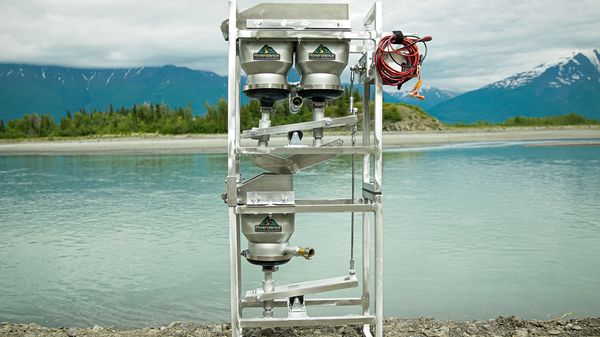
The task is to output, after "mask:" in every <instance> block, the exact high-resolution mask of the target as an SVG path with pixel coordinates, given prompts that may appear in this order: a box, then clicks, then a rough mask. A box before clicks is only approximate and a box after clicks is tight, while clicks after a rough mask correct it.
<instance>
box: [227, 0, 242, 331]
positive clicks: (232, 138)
mask: <svg viewBox="0 0 600 337" xmlns="http://www.w3.org/2000/svg"><path fill="white" fill-rule="evenodd" d="M237 10H238V9H237V0H229V32H228V35H229V51H228V70H227V75H228V78H227V86H228V90H227V117H228V118H227V196H228V199H233V200H235V199H237V196H236V194H237V193H236V192H237V189H236V188H237V186H236V185H237V181H238V179H239V160H238V158H237V148H238V147H239V134H240V133H239V118H238V117H239V116H238V115H239V92H238V91H239V81H240V80H239V77H240V70H239V59H238V55H237V53H238V48H237ZM228 206H229V246H230V251H229V266H230V270H229V272H230V275H229V277H230V296H231V297H230V310H231V335H232V337H240V336H241V329H240V318H241V311H240V291H241V290H240V233H239V231H240V227H239V221H238V216H237V214H235V208H234V206H233V205H232V202H231V200H229V201H228Z"/></svg>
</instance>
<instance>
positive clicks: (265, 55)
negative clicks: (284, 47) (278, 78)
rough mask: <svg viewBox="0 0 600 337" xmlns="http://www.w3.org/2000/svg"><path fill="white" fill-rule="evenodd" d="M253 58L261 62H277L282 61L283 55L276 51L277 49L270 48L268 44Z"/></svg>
mask: <svg viewBox="0 0 600 337" xmlns="http://www.w3.org/2000/svg"><path fill="white" fill-rule="evenodd" d="M252 56H253V59H254V60H259V61H260V60H266V61H277V60H279V59H281V55H280V54H278V53H277V51H275V49H273V47H271V46H269V45H268V44H265V45H264V46H263V47H262V48H260V50H259V51H257V52H256V53H254V54H253V55H252Z"/></svg>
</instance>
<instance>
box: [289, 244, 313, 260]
mask: <svg viewBox="0 0 600 337" xmlns="http://www.w3.org/2000/svg"><path fill="white" fill-rule="evenodd" d="M285 253H286V254H292V255H294V256H301V257H303V258H305V259H306V260H310V259H312V258H313V256H315V249H314V248H310V247H297V246H293V247H288V248H286V249H285Z"/></svg>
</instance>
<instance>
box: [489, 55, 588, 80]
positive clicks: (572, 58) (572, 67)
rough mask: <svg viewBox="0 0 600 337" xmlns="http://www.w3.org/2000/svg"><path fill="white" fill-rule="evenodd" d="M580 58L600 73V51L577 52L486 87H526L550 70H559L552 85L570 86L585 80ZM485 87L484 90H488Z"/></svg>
mask: <svg viewBox="0 0 600 337" xmlns="http://www.w3.org/2000/svg"><path fill="white" fill-rule="evenodd" d="M578 56H583V57H585V58H586V59H587V61H588V62H589V63H591V64H592V65H593V66H594V67H595V68H596V70H597V71H599V72H600V51H599V50H598V49H594V50H586V51H576V52H573V53H571V54H570V55H567V56H561V57H560V58H559V59H558V60H557V61H552V62H546V63H543V64H540V65H538V66H537V67H535V68H533V69H532V70H530V71H525V72H522V73H518V74H516V75H513V76H510V77H508V78H505V79H503V80H500V81H498V82H494V83H492V84H489V85H487V86H486V87H496V88H508V89H514V88H518V87H521V86H524V85H526V84H528V83H530V82H531V81H533V80H535V79H536V78H538V77H540V76H541V75H542V74H544V73H545V72H546V71H548V69H553V68H558V76H556V78H555V81H552V82H551V83H550V85H552V86H553V87H555V88H558V87H560V86H561V85H569V84H572V83H573V82H575V81H578V80H580V79H582V78H583V76H584V74H583V73H582V72H581V71H580V70H578V66H580V65H581V64H580V60H578V58H579V57H578ZM486 87H484V88H486Z"/></svg>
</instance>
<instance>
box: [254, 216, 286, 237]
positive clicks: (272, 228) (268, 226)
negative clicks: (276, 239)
mask: <svg viewBox="0 0 600 337" xmlns="http://www.w3.org/2000/svg"><path fill="white" fill-rule="evenodd" d="M254 231H255V232H257V233H273V232H277V233H280V232H281V226H280V225H279V224H278V223H277V222H276V221H275V220H273V219H272V218H269V217H266V218H264V220H263V221H261V222H260V223H259V224H258V225H256V226H254Z"/></svg>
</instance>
